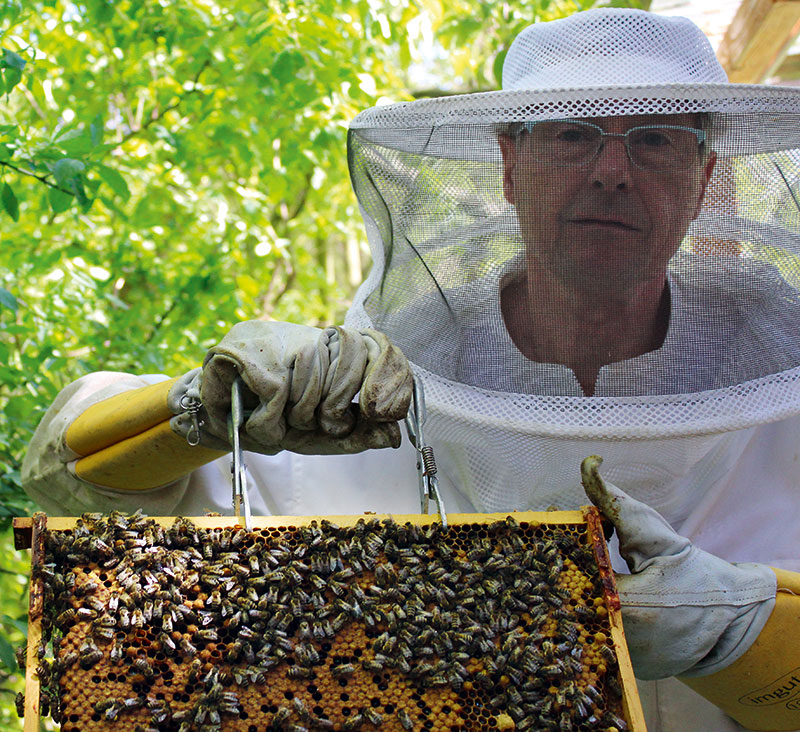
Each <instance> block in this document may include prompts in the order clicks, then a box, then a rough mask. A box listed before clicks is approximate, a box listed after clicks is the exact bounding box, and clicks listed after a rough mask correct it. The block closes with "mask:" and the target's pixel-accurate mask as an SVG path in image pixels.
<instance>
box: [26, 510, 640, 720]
mask: <svg viewBox="0 0 800 732" xmlns="http://www.w3.org/2000/svg"><path fill="white" fill-rule="evenodd" d="M508 516H509V514H507V513H503V514H451V515H450V516H449V517H448V518H449V522H450V525H451V526H456V527H458V526H470V525H482V524H492V523H494V522H497V521H502V520H504V519H506V517H508ZM365 518H366V519H377V520H379V521H383V520H384V519H390V520H393V521H394V522H396V523H398V524H406V523H410V524H412V525H415V526H430V525H431V524H434V523H437V520H436V517H434V516H426V515H419V514H413V515H391V516H390V515H382V514H368V515H366V516H326V517H322V516H302V517H299V516H298V517H287V516H278V517H258V518H255V517H254V518H253V531H254V532H257V531H265V530H274V531H278V530H281V531H286V530H287V527H304V526H308V525H310V524H312V523H314V522H317V523H318V522H321V521H324V520H327V521H333V522H335V523H336V524H337V525H338V526H341V527H348V526H353V525H355V524H356V522H358V521H359V520H362V521H363V520H364V519H365ZM513 519H514V520H515V521H516V522H517V523H519V524H521V525H530V526H537V527H538V526H546V527H572V528H573V529H575V530H577V531H579V532H581V533H584V534H585V535H586V536H587V541H588V543H590V544H591V552H592V554H593V556H594V562H595V564H596V568H597V572H598V575H599V578H600V583H601V585H602V588H603V590H602V591H603V603H604V606H605V609H606V610H607V613H608V615H607V621H608V628H609V636H610V641H611V645H612V647H613V649H614V651H615V653H616V661H617V665H618V676H619V682H620V686H621V690H622V696H621V707H622V714H623V717H624V720H625V721H626V722H627V725H628V730H630V732H645V723H644V717H643V714H642V709H641V704H640V701H639V697H638V693H637V691H636V682H635V679H634V675H633V669H632V666H631V662H630V657H629V654H628V651H627V645H626V643H625V636H624V631H623V627H622V617H621V611H620V603H619V596H618V594H617V592H616V586H615V582H614V575H613V571H612V569H611V564H610V560H609V556H608V551H607V547H606V543H605V539H604V535H603V528H602V525H601V519H600V515H599V513H598V512H597V510H596V509H595V508H594V507H588V508H584V509H583V510H582V511H549V512H515V513H514V514H513ZM152 520H154V521H156V522H157V523H158V524H160V525H161V526H163V527H165V528H166V527H169V526H171V525H172V524H173V523H174V521H175V517H155V518H153V519H152ZM190 520H191V521H192V522H193V523H194V524H195V526H196V527H197V528H198V529H223V528H231V527H236V526H237V524H236V520H235V519H234V518H233V517H219V516H202V517H190ZM77 521H78V518H77V517H47V516H45V515H44V514H37V515H35V516H34V517H33V518H17V519H15V520H14V536H15V546H16V547H17V548H19V549H24V548H30V549H31V566H32V569H33V567H35V566H37V564H39V565H41V564H42V562H43V558H44V555H45V535H46V534H45V532H46V531H51V532H53V531H54V532H58V531H70V530H72V529H73V528H75V526H76V524H77ZM43 600H44V597H43V581H42V578H41V577H38V576H37V575H36V573H35V572H33V571H32V574H31V585H30V598H29V620H28V646H27V666H26V682H25V716H24V727H23V732H38V730H39V716H40V710H39V691H40V682H39V679H38V677H37V674H36V668H37V665H38V663H39V661H38V658H37V649H38V647H39V644H40V641H41V638H42V616H43ZM363 728H364V729H367V728H369V727H368V725H364V726H363ZM509 729H513V726H512V727H509Z"/></svg>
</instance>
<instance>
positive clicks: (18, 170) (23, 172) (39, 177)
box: [0, 160, 75, 196]
mask: <svg viewBox="0 0 800 732" xmlns="http://www.w3.org/2000/svg"><path fill="white" fill-rule="evenodd" d="M0 165H1V166H3V167H4V168H10V169H11V170H13V171H14V172H15V173H19V174H20V175H27V176H30V177H31V178H36V180H38V181H39V182H40V183H44V184H45V185H46V186H50V188H55V189H56V190H57V191H61V192H62V193H68V194H69V195H70V196H74V195H75V192H74V191H68V190H67V189H66V188H62V187H61V186H59V185H56V184H55V183H51V182H50V181H49V180H47V175H37V174H36V173H32V172H31V171H30V170H23V169H22V168H18V167H17V166H16V165H12V164H11V163H9V162H8V161H6V160H0Z"/></svg>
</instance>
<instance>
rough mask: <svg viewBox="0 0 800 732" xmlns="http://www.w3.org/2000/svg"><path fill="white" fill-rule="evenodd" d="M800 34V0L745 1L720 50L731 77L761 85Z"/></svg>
mask: <svg viewBox="0 0 800 732" xmlns="http://www.w3.org/2000/svg"><path fill="white" fill-rule="evenodd" d="M798 34H800V0H742V4H741V5H740V6H739V9H738V10H737V11H736V15H735V16H734V18H733V20H732V21H731V24H730V25H729V26H728V30H727V32H726V33H725V37H724V38H723V39H722V43H721V44H720V46H719V48H718V49H717V58H719V60H720V63H721V64H722V66H723V68H724V69H725V71H726V72H727V73H728V78H729V79H730V80H731V81H735V82H740V83H744V84H758V83H760V82H762V81H764V79H766V78H767V77H769V76H772V75H773V73H774V72H775V70H776V69H777V67H778V66H779V64H780V63H781V61H782V60H783V58H784V56H785V55H786V52H787V50H788V49H789V46H790V45H791V44H792V41H794V39H795V38H796V37H797V36H798Z"/></svg>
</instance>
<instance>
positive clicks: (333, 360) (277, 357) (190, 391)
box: [170, 320, 413, 454]
mask: <svg viewBox="0 0 800 732" xmlns="http://www.w3.org/2000/svg"><path fill="white" fill-rule="evenodd" d="M237 376H241V377H242V381H243V383H244V386H245V388H244V389H243V390H242V396H243V401H244V409H245V412H246V413H247V412H250V414H249V416H248V417H247V419H246V422H245V425H244V430H243V433H242V447H243V448H244V449H245V450H251V451H254V452H261V453H265V454H274V453H276V452H279V451H280V450H291V451H292V452H299V453H304V454H337V453H354V452H361V451H362V450H367V449H370V448H382V447H398V446H399V445H400V439H401V438H400V429H399V426H398V425H397V421H398V420H402V419H403V418H404V417H405V415H406V413H407V411H408V406H409V402H410V400H411V391H412V384H413V375H412V372H411V369H410V367H409V365H408V362H407V361H406V359H405V357H404V356H403V354H402V353H401V351H400V350H399V349H398V348H395V347H394V346H392V344H391V343H390V342H389V340H388V339H387V338H386V336H385V335H383V334H382V333H379V332H377V331H372V330H362V331H359V330H355V329H352V328H343V327H333V328H326V329H325V330H320V329H318V328H312V327H310V326H305V325H296V324H293V323H278V322H267V321H260V320H252V321H246V322H243V323H238V324H237V325H235V326H234V327H233V328H231V330H230V331H229V332H228V334H227V335H226V336H225V337H224V338H223V339H222V341H220V343H219V344H218V345H216V346H214V347H213V348H211V349H210V350H209V351H208V353H207V355H206V358H205V361H204V363H203V368H202V370H201V371H200V372H199V373H197V374H195V375H194V376H193V377H192V379H191V380H190V382H189V383H188V384H183V385H182V386H181V385H177V386H176V388H175V389H174V390H173V393H172V394H171V395H170V401H171V402H176V403H177V402H179V401H180V398H181V397H182V396H184V395H192V396H194V395H197V394H198V393H199V398H200V401H201V402H202V405H203V411H202V413H201V416H202V419H203V422H204V426H203V429H202V431H201V434H202V441H203V443H204V444H206V445H208V446H209V447H216V446H219V445H221V444H223V445H227V443H228V429H227V418H228V415H229V414H230V411H231V386H232V384H233V381H234V379H235V378H236V377H237ZM356 394H359V400H358V403H357V404H354V403H353V399H354V397H355V396H356ZM181 421H182V423H183V427H182V431H184V432H186V431H188V430H189V429H190V428H191V425H190V420H189V419H188V418H187V417H183V418H182V420H181Z"/></svg>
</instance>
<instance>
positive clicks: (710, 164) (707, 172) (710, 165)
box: [692, 150, 717, 220]
mask: <svg viewBox="0 0 800 732" xmlns="http://www.w3.org/2000/svg"><path fill="white" fill-rule="evenodd" d="M716 164H717V153H716V152H714V151H713V150H712V151H711V152H710V153H709V154H708V160H706V162H705V164H704V165H703V172H702V180H701V186H700V193H699V194H698V196H697V205H696V207H695V209H694V214H693V215H692V220H694V219H696V218H697V217H698V215H699V214H700V209H701V208H702V207H703V198H704V197H705V195H706V188H708V181H709V180H711V174H712V173H713V172H714V166H715V165H716Z"/></svg>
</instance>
